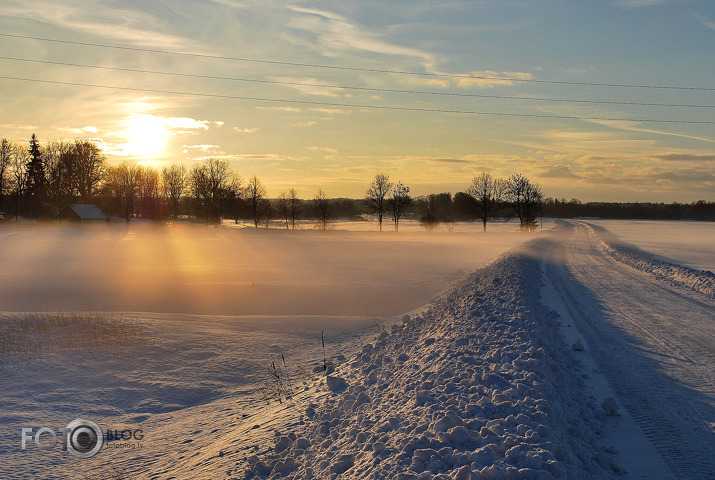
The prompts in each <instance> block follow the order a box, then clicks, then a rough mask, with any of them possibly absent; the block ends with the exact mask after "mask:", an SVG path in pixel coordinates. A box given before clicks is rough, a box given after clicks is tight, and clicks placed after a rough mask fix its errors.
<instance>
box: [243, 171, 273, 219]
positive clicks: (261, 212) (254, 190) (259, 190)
mask: <svg viewBox="0 0 715 480" xmlns="http://www.w3.org/2000/svg"><path fill="white" fill-rule="evenodd" d="M245 196H246V203H247V208H248V211H249V213H250V215H251V218H252V219H253V224H254V225H255V226H256V228H258V224H259V223H260V221H261V220H262V219H263V217H264V216H265V215H266V214H267V213H268V211H267V205H266V202H264V200H265V196H266V187H264V186H263V184H262V183H261V181H260V180H259V179H258V177H256V176H255V175H254V176H253V177H252V178H251V179H250V180H249V181H248V185H247V186H246V193H245ZM268 206H270V204H268Z"/></svg>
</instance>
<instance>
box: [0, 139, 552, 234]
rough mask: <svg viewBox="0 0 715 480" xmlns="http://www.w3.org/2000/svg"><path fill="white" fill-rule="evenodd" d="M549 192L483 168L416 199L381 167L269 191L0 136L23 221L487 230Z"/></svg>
mask: <svg viewBox="0 0 715 480" xmlns="http://www.w3.org/2000/svg"><path fill="white" fill-rule="evenodd" d="M542 198H543V195H542V193H541V189H540V188H539V187H538V186H537V185H536V184H534V183H533V182H531V181H530V180H529V179H528V178H526V177H524V176H523V175H519V174H516V175H512V176H511V177H509V178H508V179H498V178H493V177H492V176H490V175H489V174H488V173H482V174H481V175H479V176H478V177H475V178H474V179H473V181H472V183H471V185H469V186H468V188H467V189H466V190H465V192H460V193H457V194H456V195H455V196H454V197H452V195H451V194H450V193H440V194H430V195H426V196H418V197H412V196H411V195H410V187H409V186H407V185H404V184H403V183H402V182H396V183H393V182H391V181H390V179H389V177H388V176H387V175H384V174H378V175H376V176H375V178H374V179H373V180H372V182H371V183H370V185H369V188H368V190H367V192H366V194H365V197H364V198H362V199H345V198H328V196H327V194H326V192H325V191H324V190H323V189H320V190H318V192H317V193H316V194H315V195H314V196H313V198H312V199H310V200H303V199H301V198H299V196H298V192H297V191H296V190H295V189H294V188H291V189H288V190H287V191H285V192H282V193H281V194H280V195H279V196H278V198H274V199H269V198H267V195H266V188H265V186H264V185H263V184H262V183H261V181H260V180H259V179H258V178H257V177H256V176H255V175H254V176H253V177H251V178H248V179H246V180H244V179H243V178H242V177H241V176H240V175H239V174H238V173H237V172H235V171H234V170H233V169H232V167H231V165H230V164H229V163H228V161H225V160H220V159H213V158H210V159H207V160H205V161H204V162H203V163H200V164H196V165H193V166H192V167H191V168H190V169H187V168H186V167H184V166H183V165H179V164H173V165H170V166H167V167H165V168H163V169H161V170H157V169H155V168H151V167H147V166H142V165H139V164H137V163H135V162H130V161H124V162H122V163H119V164H117V165H110V164H109V163H108V162H107V160H106V156H105V155H104V154H103V153H102V150H101V148H100V147H99V146H98V145H97V144H96V143H94V142H92V141H91V140H87V139H76V140H71V141H52V142H48V143H47V144H46V145H44V146H41V145H40V143H39V141H38V139H37V137H36V136H35V135H34V134H33V135H32V137H31V139H30V142H29V147H24V146H21V145H18V144H16V143H13V142H11V141H9V140H7V139H5V138H3V139H2V140H1V144H0V211H3V212H5V213H6V214H11V215H12V217H14V218H16V219H17V218H18V217H19V216H20V215H23V216H26V217H31V218H40V219H41V218H51V217H54V216H55V215H56V214H57V212H59V211H60V210H61V209H62V208H63V207H64V206H65V205H67V204H69V203H85V204H86V203H95V204H97V205H98V206H99V207H100V208H101V209H102V211H104V212H105V213H106V214H107V215H108V216H110V217H116V218H121V219H124V220H125V221H127V222H128V221H130V220H131V219H136V218H141V219H149V220H155V221H166V220H176V219H178V218H180V217H181V218H187V217H188V218H193V219H200V220H202V221H206V222H208V223H218V222H220V221H221V220H222V219H233V220H235V221H236V222H238V221H239V220H250V221H251V222H252V223H253V225H254V226H255V227H256V228H258V227H259V226H262V225H265V226H268V225H270V224H271V222H272V223H273V224H276V222H278V223H280V224H281V225H283V226H284V227H285V228H287V229H295V228H296V227H297V226H298V225H299V224H301V223H304V222H306V221H310V222H313V223H314V224H315V225H316V226H317V227H318V228H321V229H329V228H331V226H332V224H333V222H334V221H335V220H336V219H337V218H353V219H357V218H363V219H364V218H366V217H367V216H373V217H374V218H375V219H376V220H377V222H378V228H379V229H380V230H382V228H383V222H384V221H391V222H392V223H393V225H394V229H395V230H396V231H397V230H398V229H399V225H400V221H401V220H402V219H405V218H413V219H417V220H419V221H420V223H421V224H422V225H423V226H424V227H425V228H426V229H428V230H433V229H434V228H436V227H437V226H438V225H440V224H446V225H447V227H448V228H449V227H450V225H453V223H454V222H455V221H457V220H465V219H469V220H479V221H481V222H482V224H483V226H484V229H485V230H486V225H487V222H489V221H492V220H494V219H497V218H511V217H516V218H518V219H519V221H520V225H521V226H522V228H525V229H531V228H533V227H534V226H535V220H536V216H537V214H538V212H539V208H540V205H541V200H542Z"/></svg>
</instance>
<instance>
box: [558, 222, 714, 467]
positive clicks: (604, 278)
mask: <svg viewBox="0 0 715 480" xmlns="http://www.w3.org/2000/svg"><path fill="white" fill-rule="evenodd" d="M544 269H545V272H546V278H547V282H549V283H550V284H551V285H552V286H553V287H554V288H555V289H556V291H557V292H558V294H559V296H560V297H561V300H562V301H563V303H564V304H565V306H566V309H567V311H568V313H569V316H570V317H571V319H572V320H573V322H574V323H575V326H576V327H577V328H578V330H579V332H580V334H581V335H582V336H583V337H584V339H585V341H586V344H587V348H588V349H589V350H590V352H591V354H592V356H593V357H594V360H595V362H596V365H597V366H598V367H599V368H600V370H601V373H603V374H604V375H605V377H606V378H607V380H608V382H609V383H610V385H611V387H612V388H613V390H614V391H615V392H616V394H617V395H618V399H619V401H620V403H621V404H622V405H623V406H624V407H625V408H626V410H627V411H628V413H629V414H630V415H631V416H632V417H633V418H634V419H635V421H636V423H637V424H638V425H639V426H640V428H641V429H642V430H643V432H644V433H645V435H646V436H647V437H648V439H649V440H650V441H651V443H652V444H653V445H654V446H655V448H656V450H657V451H658V453H659V454H660V456H661V457H662V458H663V460H665V463H666V464H667V465H668V467H670V469H671V470H672V472H673V474H674V476H675V477H676V478H713V476H714V475H715V302H714V301H713V300H712V299H708V298H706V297H704V296H700V295H698V294H696V293H692V292H690V291H687V290H685V289H680V288H676V287H673V286H672V285H670V284H667V283H665V282H663V281H661V280H657V279H655V278H654V277H652V276H650V275H648V274H647V273H645V272H642V271H639V270H636V269H634V268H632V267H630V266H627V265H625V264H623V263H620V262H618V261H617V260H615V259H614V258H612V257H611V256H610V255H608V254H607V253H606V251H605V250H603V249H602V248H601V244H600V242H599V240H598V238H597V237H596V236H595V235H594V233H593V230H591V229H590V228H588V227H587V226H585V225H583V224H580V223H572V224H569V225H568V226H565V227H564V231H563V234H562V235H558V236H554V237H553V238H552V240H551V241H550V242H548V244H547V245H546V252H545V260H544Z"/></svg>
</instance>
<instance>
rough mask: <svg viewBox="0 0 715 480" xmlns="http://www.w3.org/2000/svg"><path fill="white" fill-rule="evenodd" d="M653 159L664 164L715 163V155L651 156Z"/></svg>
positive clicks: (679, 154)
mask: <svg viewBox="0 0 715 480" xmlns="http://www.w3.org/2000/svg"><path fill="white" fill-rule="evenodd" d="M651 158H654V159H656V160H662V161H664V162H698V163H700V162H704V163H710V162H715V154H704V155H701V154H697V153H666V154H662V155H651Z"/></svg>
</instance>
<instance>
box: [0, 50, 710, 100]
mask: <svg viewBox="0 0 715 480" xmlns="http://www.w3.org/2000/svg"><path fill="white" fill-rule="evenodd" d="M0 59H2V60H12V61H17V62H28V63H39V64H44V65H60V66H66V67H81V68H93V69H99V70H111V71H120V72H132V73H148V74H152V75H169V76H175V77H188V78H203V79H210V80H229V81H235V82H250V83H263V84H270V85H290V86H298V87H319V88H332V89H340V90H360V91H368V92H379V93H406V94H418V95H439V96H449V97H467V98H492V99H500V100H527V101H528V100H531V101H538V102H559V103H585V104H597V105H631V106H641V107H643V106H645V107H681V108H715V105H695V104H688V103H647V102H624V101H616V100H578V99H566V98H543V97H519V96H509V95H487V94H481V93H455V92H431V91H427V90H405V89H396V88H374V87H356V86H345V85H330V84H323V83H306V82H289V81H279V80H264V79H253V78H240V77H224V76H216V75H199V74H192V73H179V72H167V71H158V70H143V69H136V68H124V67H108V66H103V65H88V64H83V63H69V62H57V61H52V60H35V59H29V58H18V57H7V56H0Z"/></svg>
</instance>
